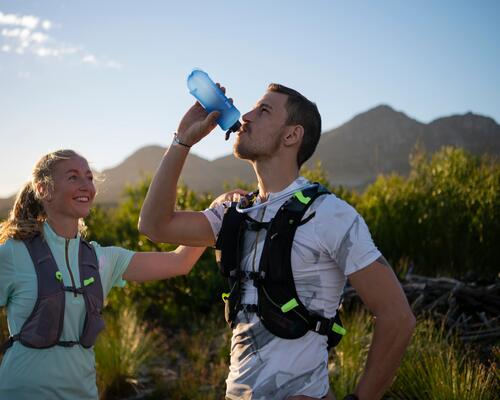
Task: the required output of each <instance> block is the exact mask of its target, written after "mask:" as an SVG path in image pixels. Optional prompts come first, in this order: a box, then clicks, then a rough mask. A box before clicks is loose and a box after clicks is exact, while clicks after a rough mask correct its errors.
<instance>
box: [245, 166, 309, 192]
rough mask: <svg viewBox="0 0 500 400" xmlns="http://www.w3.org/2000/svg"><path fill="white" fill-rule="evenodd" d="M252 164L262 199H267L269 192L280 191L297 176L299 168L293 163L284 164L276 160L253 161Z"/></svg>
mask: <svg viewBox="0 0 500 400" xmlns="http://www.w3.org/2000/svg"><path fill="white" fill-rule="evenodd" d="M252 165H253V168H254V171H255V175H257V180H258V184H259V196H260V197H261V198H262V199H267V197H268V196H269V193H277V192H281V191H282V190H283V189H285V188H287V187H288V186H290V184H291V183H292V182H293V181H294V180H295V179H297V178H298V176H299V169H298V168H297V167H296V166H295V165H286V163H280V162H279V161H278V160H267V161H255V162H253V163H252Z"/></svg>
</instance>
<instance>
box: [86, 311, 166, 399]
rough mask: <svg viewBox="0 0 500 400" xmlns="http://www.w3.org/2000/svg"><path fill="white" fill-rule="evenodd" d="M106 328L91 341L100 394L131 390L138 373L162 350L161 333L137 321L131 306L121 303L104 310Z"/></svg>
mask: <svg viewBox="0 0 500 400" xmlns="http://www.w3.org/2000/svg"><path fill="white" fill-rule="evenodd" d="M105 319H106V329H105V330H104V331H103V333H102V334H101V335H100V336H99V338H98V340H97V342H96V345H95V355H96V370H97V385H98V388H99V393H100V398H101V399H108V398H115V397H117V396H122V395H127V394H131V393H133V392H134V389H135V387H136V386H137V385H138V379H137V378H138V376H139V373H140V372H141V371H142V370H143V369H144V368H145V367H147V366H148V364H150V363H151V362H152V361H154V360H155V359H157V358H158V357H162V356H163V355H164V354H165V341H164V338H163V336H162V335H161V334H160V333H159V332H158V331H157V330H155V329H149V327H148V325H147V324H146V323H144V322H143V321H141V319H140V318H139V316H138V315H137V312H136V310H135V309H134V308H132V307H129V306H122V307H121V308H120V309H119V310H118V311H117V312H106V314H105Z"/></svg>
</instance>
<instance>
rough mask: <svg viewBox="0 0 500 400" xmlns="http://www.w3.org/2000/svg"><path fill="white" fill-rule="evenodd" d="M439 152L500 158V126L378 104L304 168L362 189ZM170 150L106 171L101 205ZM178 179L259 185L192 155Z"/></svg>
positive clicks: (215, 187) (217, 186) (150, 149)
mask: <svg viewBox="0 0 500 400" xmlns="http://www.w3.org/2000/svg"><path fill="white" fill-rule="evenodd" d="M417 143H419V145H421V146H423V148H424V149H425V150H426V151H428V152H431V153H433V152H435V151H437V150H438V149H440V148H441V147H442V146H448V145H454V146H459V147H463V148H465V149H466V150H468V151H470V152H472V153H474V154H483V153H489V154H492V155H494V156H500V125H499V124H498V123H497V122H496V121H495V120H494V119H493V118H491V117H487V116H483V115H480V114H476V113H472V112H470V111H469V112H466V113H465V114H452V115H449V116H444V117H439V118H436V119H434V120H433V121H431V122H429V123H422V122H420V121H418V120H416V119H414V118H411V117H409V116H408V115H407V114H405V113H404V112H402V111H397V110H395V109H394V108H392V107H391V106H389V105H387V104H380V105H378V106H376V107H373V108H370V109H368V110H366V111H364V112H361V113H359V114H357V115H355V116H354V117H353V118H351V119H350V120H348V121H347V122H345V123H344V124H342V125H340V126H338V127H336V128H333V129H330V130H328V131H325V132H323V133H322V135H321V138H320V142H319V144H318V147H317V149H316V152H315V154H314V155H313V157H312V158H311V160H309V161H308V162H307V163H306V165H307V166H308V167H311V166H313V165H315V163H316V162H317V161H321V163H322V166H323V168H324V169H325V171H326V172H327V175H328V177H329V179H330V181H331V183H332V184H334V185H342V186H345V187H348V188H355V189H363V188H364V187H366V186H367V185H368V184H370V183H371V182H373V181H374V180H375V179H376V177H377V176H378V175H379V174H387V173H392V172H396V173H400V174H403V175H406V174H407V173H408V172H409V169H410V166H409V155H410V154H411V152H412V151H413V149H414V148H415V145H416V144H417ZM165 150H166V148H165V147H162V146H159V145H147V146H144V147H141V148H139V149H138V150H136V151H135V152H134V153H132V154H131V155H129V156H128V157H126V158H125V159H124V160H123V161H122V162H121V163H120V164H118V165H116V166H114V167H112V168H107V169H105V170H103V171H102V173H101V174H102V175H104V176H105V180H104V182H103V183H102V184H100V185H99V194H98V197H97V198H96V201H97V202H98V203H103V204H110V205H113V204H116V203H117V202H118V201H119V200H120V198H121V196H122V193H123V189H124V187H125V185H127V184H128V185H133V184H135V183H137V182H139V181H140V180H141V179H144V177H145V176H152V175H153V173H154V171H155V170H156V168H157V167H158V164H159V162H160V160H161V157H162V155H163V154H164V152H165ZM180 180H181V181H182V182H183V183H185V184H186V185H188V186H189V187H190V188H191V189H193V190H195V191H199V192H213V193H219V192H221V191H223V190H224V184H225V183H226V185H229V186H234V185H235V183H236V182H237V181H241V182H245V183H253V182H255V181H256V179H255V175H254V172H253V168H252V167H251V165H250V164H249V163H247V162H246V161H242V160H238V159H236V158H235V157H234V156H233V155H226V156H222V157H219V158H216V159H214V160H212V161H209V160H206V159H204V158H202V157H199V156H197V155H194V154H189V155H188V157H187V160H186V164H185V166H184V169H183V171H182V174H181V177H180ZM14 198H15V196H11V197H9V198H5V199H0V215H5V214H6V212H7V211H8V209H9V208H10V207H11V205H12V203H13V201H14Z"/></svg>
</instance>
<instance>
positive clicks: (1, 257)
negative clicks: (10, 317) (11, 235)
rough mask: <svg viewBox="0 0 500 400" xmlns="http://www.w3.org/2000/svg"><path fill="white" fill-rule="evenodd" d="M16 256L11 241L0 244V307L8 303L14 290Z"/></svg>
mask: <svg viewBox="0 0 500 400" xmlns="http://www.w3.org/2000/svg"><path fill="white" fill-rule="evenodd" d="M15 276H16V273H15V268H14V257H13V254H12V246H11V243H10V242H9V241H7V242H5V243H3V244H1V245H0V307H2V306H5V305H7V303H8V302H9V298H10V297H11V296H12V292H13V291H14V282H15Z"/></svg>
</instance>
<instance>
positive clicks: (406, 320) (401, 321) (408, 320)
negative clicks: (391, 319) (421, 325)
mask: <svg viewBox="0 0 500 400" xmlns="http://www.w3.org/2000/svg"><path fill="white" fill-rule="evenodd" d="M416 325H417V319H416V318H415V315H414V314H413V312H412V310H411V308H410V307H407V308H406V309H405V310H404V311H401V312H400V313H399V315H398V318H397V326H398V327H399V329H400V330H401V331H402V333H406V334H407V335H408V338H410V337H411V336H412V335H413V332H414V331H415V327H416Z"/></svg>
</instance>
